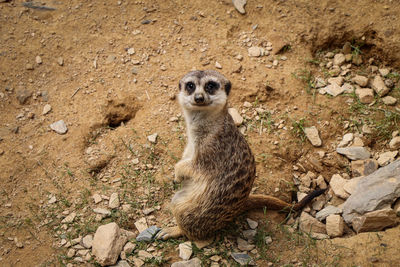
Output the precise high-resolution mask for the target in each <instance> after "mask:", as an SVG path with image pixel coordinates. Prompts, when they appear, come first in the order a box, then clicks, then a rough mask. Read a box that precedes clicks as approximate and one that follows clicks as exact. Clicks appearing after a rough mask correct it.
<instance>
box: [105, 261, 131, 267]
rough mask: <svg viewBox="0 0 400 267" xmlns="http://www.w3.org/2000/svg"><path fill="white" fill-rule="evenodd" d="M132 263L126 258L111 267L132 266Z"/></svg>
mask: <svg viewBox="0 0 400 267" xmlns="http://www.w3.org/2000/svg"><path fill="white" fill-rule="evenodd" d="M130 266H131V265H130V264H129V263H128V262H127V261H126V260H120V261H118V262H117V264H115V265H112V266H110V267H130Z"/></svg>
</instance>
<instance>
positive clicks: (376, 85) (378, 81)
mask: <svg viewBox="0 0 400 267" xmlns="http://www.w3.org/2000/svg"><path fill="white" fill-rule="evenodd" d="M371 88H372V89H374V91H375V92H376V93H377V94H378V95H380V96H385V95H386V94H387V93H389V91H390V89H389V88H387V87H386V85H385V83H384V82H383V80H382V77H381V76H379V75H376V76H375V78H374V79H373V80H372V81H371Z"/></svg>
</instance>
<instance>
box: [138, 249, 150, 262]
mask: <svg viewBox="0 0 400 267" xmlns="http://www.w3.org/2000/svg"><path fill="white" fill-rule="evenodd" d="M138 257H139V258H141V259H142V260H146V259H151V258H153V255H151V254H150V253H149V252H147V251H144V250H139V251H138Z"/></svg>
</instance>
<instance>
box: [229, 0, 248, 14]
mask: <svg viewBox="0 0 400 267" xmlns="http://www.w3.org/2000/svg"><path fill="white" fill-rule="evenodd" d="M232 3H233V6H234V7H235V8H236V10H237V11H238V12H239V13H240V14H246V10H244V6H245V5H246V3H247V0H232Z"/></svg>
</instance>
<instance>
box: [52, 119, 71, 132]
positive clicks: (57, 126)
mask: <svg viewBox="0 0 400 267" xmlns="http://www.w3.org/2000/svg"><path fill="white" fill-rule="evenodd" d="M50 128H51V129H52V130H53V131H55V132H56V133H58V134H65V133H66V132H67V131H68V128H67V125H66V124H65V122H64V121H63V120H59V121H56V122H54V123H52V124H50Z"/></svg>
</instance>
